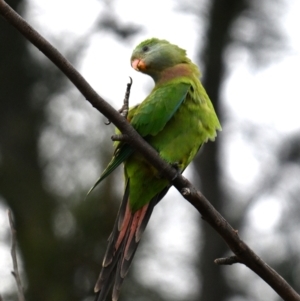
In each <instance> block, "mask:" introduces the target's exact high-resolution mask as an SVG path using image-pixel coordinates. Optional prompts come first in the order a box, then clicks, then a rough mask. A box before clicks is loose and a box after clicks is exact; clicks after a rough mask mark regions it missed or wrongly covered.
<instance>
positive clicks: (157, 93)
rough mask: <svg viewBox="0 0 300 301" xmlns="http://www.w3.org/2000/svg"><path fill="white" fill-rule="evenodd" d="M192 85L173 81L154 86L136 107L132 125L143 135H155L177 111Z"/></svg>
mask: <svg viewBox="0 0 300 301" xmlns="http://www.w3.org/2000/svg"><path fill="white" fill-rule="evenodd" d="M190 87H191V85H190V84H188V83H185V82H179V83H174V82H173V83H169V84H165V85H164V86H160V87H158V88H154V89H153V91H152V92H151V94H150V95H149V96H148V97H147V98H146V99H145V100H144V101H143V102H142V103H141V104H140V105H139V106H138V108H137V109H136V111H135V113H134V115H133V117H132V119H131V122H130V123H131V125H132V126H133V127H134V128H135V129H136V130H137V131H138V133H139V134H140V135H141V136H142V137H146V136H148V135H151V136H155V135H156V134H157V133H158V132H160V131H161V130H162V129H163V128H164V127H165V125H166V123H167V122H168V121H169V120H170V119H171V118H172V117H173V115H174V114H175V113H176V111H177V110H178V108H179V107H180V105H181V104H182V102H183V101H184V100H185V98H186V95H187V93H188V91H189V89H190Z"/></svg>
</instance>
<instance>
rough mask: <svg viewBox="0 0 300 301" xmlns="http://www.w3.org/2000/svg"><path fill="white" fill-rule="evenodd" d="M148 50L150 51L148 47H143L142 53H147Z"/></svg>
mask: <svg viewBox="0 0 300 301" xmlns="http://www.w3.org/2000/svg"><path fill="white" fill-rule="evenodd" d="M149 49H150V48H149V46H144V47H143V48H142V50H143V52H147V51H148V50H149Z"/></svg>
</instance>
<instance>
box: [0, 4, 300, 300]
mask: <svg viewBox="0 0 300 301" xmlns="http://www.w3.org/2000/svg"><path fill="white" fill-rule="evenodd" d="M29 2H30V1H29ZM29 2H26V1H23V0H11V1H8V3H9V4H10V5H11V6H12V7H13V8H14V9H16V10H17V11H18V12H19V13H20V14H21V15H27V16H28V20H29V22H30V21H31V20H30V5H29V4H28V3H29ZM99 2H101V7H102V10H101V13H100V14H99V16H98V17H97V18H96V19H95V20H96V21H95V22H94V23H93V25H92V26H91V28H90V29H89V32H88V34H86V35H84V34H81V33H79V34H78V36H79V37H78V36H70V35H66V34H65V35H64V34H62V35H57V36H55V35H54V34H53V35H51V34H49V33H48V32H47V31H46V30H45V29H43V27H42V28H41V29H39V30H40V31H41V32H42V33H43V34H44V35H45V36H46V37H48V38H49V40H50V41H52V42H53V43H55V44H56V45H57V47H58V48H59V49H60V50H62V52H63V53H64V54H65V55H66V56H67V58H68V59H69V60H70V61H71V62H72V63H73V64H74V65H76V66H78V67H82V65H83V64H84V55H85V54H86V52H87V49H88V48H89V47H92V46H91V45H92V41H93V39H94V37H95V35H96V36H97V37H98V38H99V40H100V43H101V41H104V42H103V43H102V48H105V47H106V46H107V45H106V44H105V39H106V38H107V37H108V36H109V37H111V38H113V39H114V40H115V41H116V43H119V44H122V45H125V46H128V47H129V46H130V48H131V49H132V48H133V46H134V45H133V43H132V41H133V40H134V39H135V38H137V37H139V36H141V35H142V33H143V31H145V28H146V27H147V25H148V24H146V23H143V24H140V23H138V22H136V21H135V20H131V21H128V20H124V18H123V15H124V14H125V12H123V15H122V14H120V12H118V6H120V5H121V4H120V2H119V1H110V2H108V1H100V0H99ZM170 3H173V5H174V8H175V10H176V11H177V12H178V11H180V13H182V14H186V15H187V16H188V18H189V19H191V20H192V19H193V20H196V21H195V24H197V23H198V24H200V26H199V27H201V28H202V29H201V30H202V31H200V30H199V32H197V34H198V36H197V40H198V45H196V47H197V49H198V55H196V57H197V58H198V62H199V65H200V66H201V70H202V73H203V74H204V77H203V84H204V86H205V87H206V89H207V92H208V94H209V95H210V97H211V99H212V101H213V103H214V105H215V107H216V110H217V112H218V115H219V116H220V119H221V121H222V125H223V129H224V130H223V132H222V133H221V134H220V135H219V137H218V139H217V140H216V142H214V143H208V144H207V145H206V146H205V147H204V148H203V150H202V154H201V156H198V157H197V159H196V161H195V164H194V168H193V170H192V172H191V170H190V173H189V175H190V178H192V179H193V182H194V183H195V184H196V185H198V187H199V188H200V189H201V191H202V192H203V193H204V195H206V196H207V197H208V199H209V200H210V201H211V202H212V203H213V205H214V206H215V207H216V208H217V209H218V210H219V211H220V212H221V213H222V214H223V215H224V216H225V217H226V219H227V220H228V221H229V222H230V223H231V224H233V226H234V227H235V228H237V229H238V230H239V233H240V234H241V235H242V237H244V238H245V240H246V241H247V242H248V243H249V244H250V245H251V246H252V244H254V245H253V248H254V250H257V251H258V253H259V254H261V255H262V257H263V258H264V259H267V261H268V263H269V264H271V266H273V267H274V268H275V269H277V270H278V271H279V272H280V273H281V274H282V275H283V276H284V277H285V278H286V279H287V280H288V281H289V282H290V283H291V284H292V286H293V287H294V288H295V289H296V290H298V291H299V290H300V285H299V282H297V277H299V264H298V262H299V249H300V246H299V243H297V242H298V241H299V234H298V231H297V228H298V227H297V225H299V218H300V214H299V210H300V206H299V204H300V202H299V185H298V181H297V179H298V178H299V173H300V169H299V160H300V150H299V149H300V148H299V145H300V143H299V141H300V139H299V135H298V134H294V133H291V134H290V135H286V134H285V135H282V134H280V133H278V132H276V131H275V130H272V129H271V128H270V127H266V126H265V125H264V124H261V125H257V124H254V123H252V122H251V121H248V120H241V119H239V118H236V116H234V113H232V111H231V109H230V108H229V106H228V103H226V101H224V99H225V93H224V87H225V83H226V80H227V79H228V78H229V76H230V73H231V71H232V69H233V68H234V66H235V64H236V61H239V60H242V61H243V59H244V57H245V56H247V59H248V60H249V61H250V62H251V64H252V68H253V70H258V69H259V68H262V67H266V66H268V65H269V64H271V63H272V62H274V61H276V60H278V59H279V58H282V56H283V55H284V54H285V53H286V52H285V51H286V48H287V46H286V45H287V44H288V43H287V41H286V38H285V32H284V30H283V26H282V24H281V23H280V20H281V17H282V15H283V12H284V8H285V5H287V2H284V1H283V0H282V1H280V0H277V1H270V0H264V1H258V0H255V1H253V0H252V1H250V0H229V1H226V2H225V1H217V0H214V1H206V2H194V1H179V0H178V1H175V0H174V1H170ZM28 5H29V8H28ZM82 5H88V4H86V3H85V4H84V3H82ZM151 5H153V6H155V5H154V4H151ZM174 8H170V9H169V10H168V11H165V14H166V16H168V13H171V11H172V10H173V9H174ZM127 9H128V10H137V7H136V5H134V3H133V4H127ZM145 9H146V8H145ZM137 13H142V12H140V11H137ZM69 14H72V10H70V12H69ZM67 17H70V18H71V16H70V15H68V16H67ZM67 17H66V20H67V19H68V18H67ZM153 21H155V20H153ZM53 26H54V24H53ZM195 26H196V25H195ZM0 28H1V30H0V45H1V47H0V66H1V68H0V196H1V200H2V202H3V204H4V205H3V206H4V207H10V208H11V209H12V211H13V214H14V217H15V221H16V229H17V233H18V243H19V248H20V254H21V258H22V262H23V271H24V284H25V287H26V297H27V300H33V301H34V300H45V301H47V300H49V301H50V300H56V301H60V300H85V301H89V300H93V293H92V291H93V285H94V283H95V280H96V278H97V276H98V273H99V271H100V266H101V261H102V258H103V255H104V252H105V248H106V239H107V237H108V235H109V234H110V231H111V229H112V226H113V222H114V219H115V215H116V211H117V208H118V204H119V201H120V199H121V194H122V189H123V188H122V187H121V186H120V185H119V183H120V179H121V175H120V173H121V171H120V172H119V174H118V173H117V174H116V175H113V176H111V177H110V178H109V179H108V180H106V181H105V182H104V183H103V184H102V185H101V187H99V189H97V190H96V191H95V192H93V194H92V195H91V196H90V197H89V199H88V200H87V201H85V202H84V201H83V200H84V197H85V194H86V192H87V190H88V188H89V187H90V186H91V185H92V184H93V182H94V181H95V180H96V179H97V177H98V175H99V174H100V173H101V170H102V169H103V167H104V166H105V164H106V163H107V162H108V161H109V158H110V156H111V154H112V145H111V143H110V140H109V139H108V138H107V137H110V135H111V134H112V132H113V127H106V126H104V121H105V119H104V118H103V117H102V116H100V114H99V113H98V112H96V111H95V110H93V109H92V108H91V107H90V106H89V105H87V104H86V103H85V102H84V101H83V99H82V96H81V95H80V94H79V93H78V92H77V91H76V90H75V89H74V88H73V87H72V85H71V84H70V83H69V82H68V81H67V80H66V79H65V78H64V76H63V75H62V74H61V73H60V71H58V70H57V69H56V68H55V67H54V66H52V64H51V63H50V62H48V60H47V59H45V58H44V57H43V56H42V55H41V54H40V53H39V52H38V51H37V50H35V49H33V47H32V46H31V45H30V44H29V43H28V42H27V41H26V40H25V39H24V38H23V37H22V36H21V35H20V34H19V33H18V32H17V31H16V30H15V29H14V28H12V27H11V26H10V25H9V24H7V23H6V22H5V21H4V20H3V19H0ZM43 30H45V32H43ZM170 30H172V28H170ZM80 34H81V36H80ZM187 34H188V33H187ZM166 38H168V37H166ZM67 42H68V43H67ZM180 46H182V47H185V45H184V43H181V44H180ZM108 52H111V53H110V55H111V57H110V58H107V57H105V58H104V59H109V60H110V61H111V66H112V68H115V69H116V72H117V71H119V70H118V69H117V68H118V65H116V60H117V59H116V58H115V57H114V56H113V52H112V50H111V49H108ZM128 53H130V51H129V52H128ZM129 55H130V54H129ZM129 55H128V58H126V59H127V60H128V59H129ZM99 56H101V55H100V54H99ZM102 59H103V57H102ZM114 60H115V61H114ZM100 67H101V66H100ZM92 68H95V69H97V63H96V62H94V65H93V66H92ZM97 72H98V73H99V77H101V76H102V77H103V78H104V79H105V76H106V74H105V73H104V71H102V70H101V68H100V69H98V70H97ZM101 73H102V75H101ZM103 78H102V79H101V80H99V82H100V83H101V85H100V86H105V85H106V84H107V83H106V81H103ZM106 80H108V79H106ZM125 86H126V83H125V82H124V83H123V84H122V86H119V85H118V86H115V87H114V89H117V90H120V95H123V92H124V90H125ZM147 88H148V87H147ZM133 89H136V90H139V89H140V90H141V89H142V87H141V86H138V84H135V86H134V87H133ZM249 89H251V87H249ZM99 92H100V94H101V95H102V92H101V87H100V88H99ZM245 93H246V94H247V93H249V91H245ZM258 97H259V96H258ZM140 100H141V99H140ZM119 101H120V102H121V99H119ZM120 102H119V103H120ZM241 102H243V99H241ZM257 109H258V110H260V107H258V108H257ZM269 109H270V110H272V108H271V107H270V108H269ZM240 140H242V142H243V143H240V142H239V141H240ZM233 147H234V148H235V149H234V150H233ZM245 149H247V152H246V155H244V157H243V151H244V150H245ZM237 152H240V153H241V155H242V158H244V159H245V160H246V161H247V160H250V161H251V160H253V162H255V168H256V169H255V173H254V176H253V178H252V179H251V181H249V182H250V184H249V183H248V184H246V185H245V184H241V183H239V182H238V181H236V180H234V178H233V176H232V174H231V171H230V170H231V164H233V165H234V163H233V161H232V159H231V158H232V156H233V155H231V154H236V153H237ZM249 153H251V155H249ZM247 155H248V157H247ZM253 158H254V159H253ZM251 162H252V161H251ZM235 164H236V163H235ZM241 168H243V166H241ZM245 172H246V173H247V171H245ZM176 198H177V199H178V200H179V201H178V202H181V203H184V201H183V200H182V199H181V198H180V196H176ZM174 202H175V201H174ZM174 204H175V205H176V206H177V203H174ZM178 204H179V203H178ZM178 206H183V205H178ZM184 206H188V205H186V204H184ZM264 206H265V207H264ZM174 207H175V206H174ZM262 207H263V208H265V211H264V212H265V213H264V214H265V215H266V216H268V215H272V214H275V213H276V212H277V213H278V212H280V215H281V216H284V217H285V218H280V217H278V219H277V220H276V223H274V226H273V227H272V230H271V231H270V232H266V233H264V232H260V231H259V230H257V229H256V228H255V226H254V222H253V220H255V216H256V215H255V213H257V212H258V209H261V208H262ZM159 208H160V209H159ZM177 208H179V209H178V210H179V211H180V212H183V213H182V215H181V216H180V215H179V216H180V218H182V219H181V220H180V223H182V224H183V223H184V220H186V219H188V223H193V227H192V229H191V228H188V229H187V230H186V231H187V233H186V236H188V235H190V236H189V240H188V244H186V245H185V244H184V242H182V244H183V247H181V249H183V250H184V251H182V252H181V255H178V254H177V253H176V250H173V246H174V245H173V242H172V239H171V238H169V237H168V236H166V235H165V236H160V237H159V235H163V233H158V232H159V231H160V232H164V231H162V230H163V229H165V228H164V225H163V223H162V219H159V216H161V215H162V214H163V215H164V218H165V213H164V212H163V211H167V212H168V215H169V216H168V219H172V216H173V215H174V216H177V217H178V215H176V214H178V212H176V209H174V208H173V206H172V205H170V202H169V204H168V202H167V201H166V202H163V203H161V204H160V205H159V206H158V208H157V209H156V210H155V211H157V213H155V214H156V216H154V217H153V222H152V223H151V222H150V225H149V231H148V232H147V234H146V236H147V237H145V239H144V241H143V243H142V244H141V246H140V250H139V252H138V254H137V258H136V261H135V263H134V265H133V268H132V269H131V273H129V277H128V279H127V280H126V282H125V285H124V288H123V290H122V295H121V299H122V300H145V301H147V300H166V301H167V300H182V301H183V300H205V301H214V300H216V301H217V300H218V301H220V300H250V299H253V298H254V299H255V300H265V299H268V300H278V299H279V298H278V297H277V296H276V294H275V293H273V292H272V291H271V289H268V287H267V285H265V284H264V283H263V282H262V281H261V280H260V279H258V278H257V277H256V276H255V275H253V273H252V272H250V271H247V270H246V269H245V268H244V267H242V266H238V265H236V266H234V267H219V266H215V265H214V264H213V260H214V259H215V258H218V257H221V256H224V255H228V248H227V247H226V245H225V244H224V243H223V241H222V240H221V239H220V237H219V236H217V235H216V233H215V232H214V231H213V230H212V229H211V228H210V227H209V226H208V225H206V224H204V223H203V222H202V220H201V218H200V217H198V216H196V214H194V213H191V211H193V209H192V208H189V209H186V207H177ZM273 208H275V209H276V208H278V210H277V211H276V210H275V211H274V209H273ZM189 210H190V211H189ZM188 211H189V212H188ZM274 212H275V213H274ZM193 214H194V217H193V218H187V217H191V216H192V215H193ZM157 220H160V223H159V224H157V223H156V224H157V225H156V224H155V221H157ZM193 221H194V222H193ZM176 223H177V221H176ZM158 229H159V231H158ZM191 230H193V231H194V232H193V233H194V234H193V235H192V234H191V233H190V232H189V231H191ZM181 231H182V230H181ZM168 233H169V232H168ZM184 236H185V234H184ZM7 240H8V237H7ZM175 240H176V238H175ZM160 242H162V243H163V244H165V245H166V246H167V247H168V250H167V251H166V253H167V254H169V255H170V259H169V260H171V261H172V262H173V263H172V264H173V265H174V264H175V265H178V266H180V265H181V262H183V264H184V265H186V268H185V269H184V270H182V271H181V273H182V274H180V275H177V280H176V277H175V276H174V275H172V276H170V274H168V264H169V263H168V261H166V260H164V255H163V254H162V253H161V252H160V251H161V250H160V249H157V248H156V246H155V244H158V243H160ZM274 250H276V252H275V251H274ZM174 254H175V255H174ZM176 254H177V255H176ZM147 258H150V259H148V260H147ZM151 258H152V259H151ZM153 261H156V262H158V264H159V265H161V266H162V267H163V269H162V270H161V271H162V272H161V274H160V275H159V277H156V279H153V278H155V276H152V280H151V276H150V277H149V278H147V276H148V274H149V275H151V273H152V272H153V271H152V269H153V270H154V269H155V267H154V265H155V264H153ZM174 262H175V263H174ZM156 265H157V263H156ZM1 269H2V268H1V266H0V270H1ZM156 273H157V272H156ZM154 275H155V273H154ZM172 277H175V278H174V279H175V280H174V282H172V279H173V278H172ZM167 278H169V279H167ZM178 279H179V280H178ZM186 279H191V281H190V283H187V281H188V280H186ZM176 281H177V282H176ZM168 282H169V283H171V285H170V286H169V287H166V286H167V285H166V283H168ZM181 282H182V283H183V284H180V283H181ZM177 283H178V287H179V288H180V287H183V286H185V288H182V290H181V292H180V293H178V288H176V287H175V286H177ZM249 283H251V285H249ZM188 285H189V286H188ZM253 288H255V290H254V289H253ZM4 300H16V294H15V293H14V289H11V290H9V291H8V292H7V293H6V294H5V295H4Z"/></svg>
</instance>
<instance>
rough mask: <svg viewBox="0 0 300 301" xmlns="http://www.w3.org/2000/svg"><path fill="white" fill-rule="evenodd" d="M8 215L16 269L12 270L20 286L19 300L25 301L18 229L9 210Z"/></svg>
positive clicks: (18, 286)
mask: <svg viewBox="0 0 300 301" xmlns="http://www.w3.org/2000/svg"><path fill="white" fill-rule="evenodd" d="M7 215H8V220H9V226H10V231H11V258H12V262H13V268H14V270H13V271H12V272H11V273H12V275H13V276H14V278H15V280H16V283H17V288H18V299H19V301H25V296H24V290H23V286H22V282H21V277H20V273H19V267H18V260H17V251H16V248H17V238H16V233H17V232H16V230H15V227H14V222H13V218H12V214H11V211H10V210H8V211H7Z"/></svg>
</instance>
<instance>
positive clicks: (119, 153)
mask: <svg viewBox="0 0 300 301" xmlns="http://www.w3.org/2000/svg"><path fill="white" fill-rule="evenodd" d="M132 153H133V148H132V147H131V146H130V145H128V144H123V145H122V146H121V147H120V148H117V149H116V151H115V154H114V156H113V158H112V159H111V161H110V162H109V164H108V165H107V167H106V168H105V170H104V171H103V173H102V174H101V176H100V178H99V179H98V180H97V182H96V183H95V184H94V185H93V186H92V188H91V189H90V190H89V191H88V193H87V196H88V195H89V194H90V193H91V192H92V191H93V190H94V189H95V188H96V187H97V186H98V184H100V183H101V182H102V180H104V179H105V178H106V177H107V176H108V175H110V174H111V173H112V172H113V171H114V170H115V169H116V168H117V167H118V166H119V165H120V164H121V163H123V162H124V161H125V160H126V159H128V157H129V156H130V155H131V154H132Z"/></svg>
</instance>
